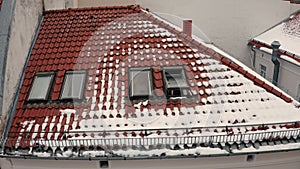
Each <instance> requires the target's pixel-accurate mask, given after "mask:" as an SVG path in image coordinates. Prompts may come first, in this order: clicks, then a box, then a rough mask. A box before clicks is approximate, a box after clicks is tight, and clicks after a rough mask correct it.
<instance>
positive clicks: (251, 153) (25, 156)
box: [0, 148, 300, 161]
mask: <svg viewBox="0 0 300 169" xmlns="http://www.w3.org/2000/svg"><path fill="white" fill-rule="evenodd" d="M292 151H300V148H293V149H276V150H268V151H249V152H245V151H241V152H234V153H227V154H223V153H220V154H188V155H185V154H180V155H174V156H168V155H166V156H164V155H153V156H135V157H125V156H101V157H40V156H32V155H0V158H15V159H39V160H88V161H99V160H100V161H105V160H150V159H151V160H152V159H161V160H163V159H178V158H207V157H224V156H241V155H254V154H269V153H280V152H292Z"/></svg>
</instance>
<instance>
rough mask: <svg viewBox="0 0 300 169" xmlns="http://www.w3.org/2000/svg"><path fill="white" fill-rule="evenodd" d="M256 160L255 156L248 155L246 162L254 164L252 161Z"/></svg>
mask: <svg viewBox="0 0 300 169" xmlns="http://www.w3.org/2000/svg"><path fill="white" fill-rule="evenodd" d="M254 158H255V155H253V154H248V155H247V158H246V161H247V162H252V161H254Z"/></svg>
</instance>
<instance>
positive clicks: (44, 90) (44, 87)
mask: <svg viewBox="0 0 300 169" xmlns="http://www.w3.org/2000/svg"><path fill="white" fill-rule="evenodd" d="M53 77H54V72H41V73H36V75H35V77H34V80H33V84H32V86H31V89H30V93H29V96H28V99H27V100H29V101H31V100H47V99H48V96H49V91H50V89H51V86H52V81H53Z"/></svg>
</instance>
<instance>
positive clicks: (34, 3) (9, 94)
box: [0, 0, 43, 131]
mask: <svg viewBox="0 0 300 169" xmlns="http://www.w3.org/2000/svg"><path fill="white" fill-rule="evenodd" d="M42 9H43V3H42V0H26V1H23V0H22V1H20V0H17V1H16V7H15V11H14V16H13V21H12V27H11V32H10V38H9V46H8V52H7V63H6V71H5V82H4V96H3V108H2V112H3V114H2V117H1V120H2V122H1V125H0V131H1V129H2V127H3V125H5V122H6V118H7V113H8V112H9V111H10V108H11V106H12V103H13V98H14V95H15V93H16V89H17V86H18V84H19V82H20V76H21V73H22V70H23V66H24V63H25V60H26V58H27V55H28V51H29V48H30V45H31V43H32V40H33V37H34V34H35V30H36V27H37V24H38V20H39V17H40V16H41V14H42Z"/></svg>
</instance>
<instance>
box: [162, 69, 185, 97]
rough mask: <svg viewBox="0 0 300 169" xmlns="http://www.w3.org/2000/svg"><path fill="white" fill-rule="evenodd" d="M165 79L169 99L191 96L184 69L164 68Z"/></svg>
mask: <svg viewBox="0 0 300 169" xmlns="http://www.w3.org/2000/svg"><path fill="white" fill-rule="evenodd" d="M163 77H164V87H165V94H166V95H167V98H170V97H186V96H190V95H191V93H190V89H189V85H188V84H187V81H186V76H185V72H184V69H183V67H164V68H163Z"/></svg>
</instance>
